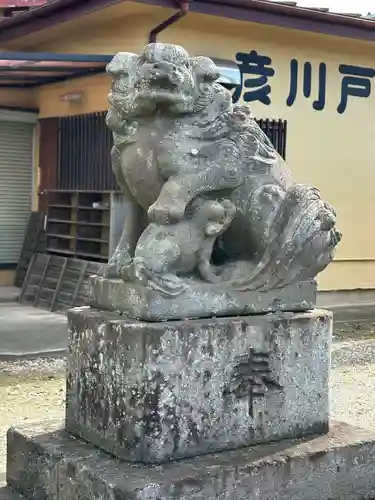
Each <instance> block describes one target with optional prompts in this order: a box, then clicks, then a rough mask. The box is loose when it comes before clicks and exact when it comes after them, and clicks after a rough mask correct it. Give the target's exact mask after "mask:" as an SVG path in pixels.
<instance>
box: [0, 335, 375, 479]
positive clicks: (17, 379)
mask: <svg viewBox="0 0 375 500" xmlns="http://www.w3.org/2000/svg"><path fill="white" fill-rule="evenodd" d="M345 338H348V336H345ZM349 338H350V337H349ZM64 405H65V360H64V359H57V360H51V359H39V360H36V361H18V362H0V408H1V412H0V484H1V482H2V481H4V479H5V475H4V474H5V466H6V454H5V437H6V431H7V429H8V428H9V427H10V426H11V425H13V424H17V423H20V422H21V423H25V422H38V421H39V422H40V421H42V420H45V419H46V418H51V419H60V418H63V416H64ZM331 415H332V418H334V419H335V420H340V421H344V422H348V423H351V424H354V425H359V426H360V427H365V428H370V427H371V428H374V426H375V340H374V339H370V340H360V341H345V342H336V343H335V344H334V345H333V349H332V373H331Z"/></svg>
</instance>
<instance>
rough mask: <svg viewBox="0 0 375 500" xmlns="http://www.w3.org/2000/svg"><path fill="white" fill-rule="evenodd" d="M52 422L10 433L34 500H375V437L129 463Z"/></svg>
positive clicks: (355, 435)
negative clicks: (154, 463) (165, 461)
mask: <svg viewBox="0 0 375 500" xmlns="http://www.w3.org/2000/svg"><path fill="white" fill-rule="evenodd" d="M59 425H61V424H58V423H53V422H49V423H47V424H45V425H41V426H39V427H23V428H19V429H11V430H10V431H9V432H8V472H7V480H8V484H9V485H10V487H11V488H13V489H15V490H16V491H18V492H20V493H21V494H24V495H25V496H26V497H27V498H28V499H29V500H42V499H43V500H44V499H46V498H48V500H76V499H78V498H79V499H80V500H93V499H99V498H100V499H101V500H110V499H111V500H114V499H116V500H119V499H125V498H126V499H129V500H152V499H157V500H171V499H173V500H193V499H194V500H224V499H225V500H243V499H245V498H246V500H259V499H262V500H274V499H275V498H277V499H278V500H291V499H298V500H370V499H373V498H375V460H374V458H375V433H374V432H370V431H364V430H360V429H357V428H353V427H350V426H348V425H346V424H333V425H332V428H331V431H330V432H329V434H328V435H325V436H319V437H316V438H308V439H299V440H289V441H283V442H279V443H271V444H267V445H258V446H255V447H252V448H247V449H242V450H236V451H232V452H221V453H219V454H212V455H206V456H201V457H199V458H195V459H187V460H182V461H179V462H171V463H168V464H165V465H162V466H160V465H159V466H146V465H135V464H129V463H124V462H120V461H118V460H116V459H115V458H112V457H110V456H109V455H107V454H106V453H104V452H101V451H99V450H98V449H97V448H95V447H93V446H92V445H90V444H87V443H83V442H81V441H79V440H77V439H74V438H72V437H71V436H70V435H69V434H67V433H66V432H65V431H64V430H62V429H61V427H59Z"/></svg>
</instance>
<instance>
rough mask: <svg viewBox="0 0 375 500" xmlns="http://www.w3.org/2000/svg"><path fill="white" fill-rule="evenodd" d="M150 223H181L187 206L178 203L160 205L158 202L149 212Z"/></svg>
mask: <svg viewBox="0 0 375 500" xmlns="http://www.w3.org/2000/svg"><path fill="white" fill-rule="evenodd" d="M147 215H148V219H149V221H150V222H156V223H158V224H172V223H174V222H179V221H180V220H182V219H183V218H184V215H185V205H184V204H182V203H179V202H178V201H176V202H173V203H168V204H163V203H159V202H158V201H156V202H155V203H154V204H153V205H151V207H150V208H149V209H148V212H147Z"/></svg>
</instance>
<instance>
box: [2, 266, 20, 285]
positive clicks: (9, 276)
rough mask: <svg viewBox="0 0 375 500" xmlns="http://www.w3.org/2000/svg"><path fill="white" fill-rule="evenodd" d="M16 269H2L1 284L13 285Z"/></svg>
mask: <svg viewBox="0 0 375 500" xmlns="http://www.w3.org/2000/svg"><path fill="white" fill-rule="evenodd" d="M15 276H16V272H15V271H8V270H1V269H0V286H13V285H14V278H15Z"/></svg>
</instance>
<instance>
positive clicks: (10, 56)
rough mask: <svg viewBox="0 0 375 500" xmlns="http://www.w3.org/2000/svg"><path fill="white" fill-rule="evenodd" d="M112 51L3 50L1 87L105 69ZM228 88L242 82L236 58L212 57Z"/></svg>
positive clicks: (24, 85)
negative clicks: (69, 52) (46, 51)
mask: <svg viewBox="0 0 375 500" xmlns="http://www.w3.org/2000/svg"><path fill="white" fill-rule="evenodd" d="M112 58H113V55H97V54H95V55H94V54H91V55H90V54H51V53H43V52H0V88H34V87H40V86H42V85H47V84H52V83H58V82H62V81H66V80H71V79H72V78H82V77H85V76H91V75H95V74H98V73H104V72H105V71H106V66H107V64H108V63H109V62H110V61H111V59H112ZM213 61H214V62H215V64H216V66H217V68H218V70H219V74H220V77H219V79H218V82H219V83H221V84H222V85H224V86H225V87H227V88H229V89H233V88H235V87H236V86H237V85H239V84H240V83H241V72H240V69H239V67H238V65H237V64H236V63H235V62H233V61H227V60H225V59H218V58H213Z"/></svg>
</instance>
